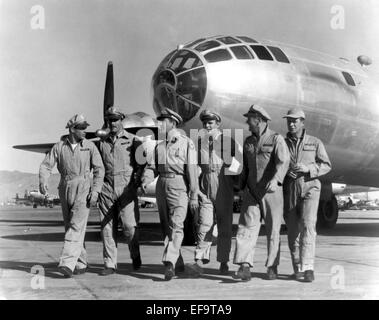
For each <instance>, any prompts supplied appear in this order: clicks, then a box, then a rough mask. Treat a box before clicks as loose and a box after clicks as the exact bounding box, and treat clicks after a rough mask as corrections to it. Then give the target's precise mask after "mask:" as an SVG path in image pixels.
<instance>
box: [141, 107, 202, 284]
mask: <svg viewBox="0 0 379 320" xmlns="http://www.w3.org/2000/svg"><path fill="white" fill-rule="evenodd" d="M157 120H159V121H161V127H160V136H162V139H163V141H161V142H160V143H158V144H157V146H156V147H155V150H154V155H153V156H152V157H151V163H148V164H147V166H146V168H145V172H144V175H143V178H142V189H145V188H146V186H147V185H148V184H149V183H151V182H152V181H153V180H154V176H156V175H159V178H158V181H157V186H156V197H157V204H158V211H159V218H160V221H161V226H162V229H163V234H164V236H165V241H164V252H163V258H162V262H163V264H164V265H165V280H167V281H168V280H171V279H172V278H173V277H174V276H175V269H174V266H175V265H176V263H177V261H178V260H179V258H180V249H181V245H182V242H183V236H184V233H183V228H184V220H185V218H186V216H187V209H188V204H189V205H190V208H191V209H192V210H197V209H198V172H197V152H196V149H195V146H194V144H193V142H192V140H191V139H190V138H188V137H187V136H186V135H184V134H183V133H181V132H180V131H178V130H177V129H176V126H177V125H179V124H181V123H182V122H183V119H182V117H181V116H180V115H179V114H177V113H176V112H175V111H173V110H171V109H169V108H165V109H164V110H163V112H162V113H161V115H160V116H159V117H157Z"/></svg>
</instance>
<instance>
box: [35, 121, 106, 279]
mask: <svg viewBox="0 0 379 320" xmlns="http://www.w3.org/2000/svg"><path fill="white" fill-rule="evenodd" d="M88 126H89V124H88V123H87V121H86V120H85V118H84V116H83V115H75V116H74V117H72V118H71V119H70V120H69V121H68V122H67V125H66V128H68V129H69V135H68V136H64V137H62V139H61V141H59V142H58V143H56V144H55V145H54V146H53V148H52V149H51V150H50V152H49V153H48V154H47V155H46V157H45V159H44V160H43V162H42V163H41V166H40V170H39V188H40V192H41V193H42V194H46V193H47V190H48V187H47V183H48V179H49V176H50V174H51V170H52V169H53V167H54V165H55V164H56V163H57V168H58V171H59V173H60V174H61V180H60V183H59V187H58V189H59V198H60V200H61V205H62V212H63V221H64V226H65V237H64V245H63V250H62V253H61V257H60V260H59V266H58V270H59V272H60V273H62V274H63V275H64V276H65V277H66V278H70V277H72V274H73V273H74V274H83V273H85V272H86V270H87V254H86V250H85V245H84V236H85V231H86V226H87V220H88V215H89V207H90V205H92V206H94V205H96V202H97V199H98V194H99V192H100V191H101V186H102V184H103V178H104V166H103V163H102V161H101V157H100V154H99V151H98V150H97V148H96V146H95V144H94V143H93V142H91V141H89V140H86V139H85V130H86V128H87V127H88ZM91 169H93V185H92V188H91V187H90V183H91V182H90V172H91Z"/></svg>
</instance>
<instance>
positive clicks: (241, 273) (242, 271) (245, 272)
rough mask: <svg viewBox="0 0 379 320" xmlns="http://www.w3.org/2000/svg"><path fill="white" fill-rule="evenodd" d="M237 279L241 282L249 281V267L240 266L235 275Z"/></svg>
mask: <svg viewBox="0 0 379 320" xmlns="http://www.w3.org/2000/svg"><path fill="white" fill-rule="evenodd" d="M236 276H237V278H240V279H241V280H243V281H250V280H251V273H250V267H249V265H241V266H240V268H239V269H238V271H237V274H236Z"/></svg>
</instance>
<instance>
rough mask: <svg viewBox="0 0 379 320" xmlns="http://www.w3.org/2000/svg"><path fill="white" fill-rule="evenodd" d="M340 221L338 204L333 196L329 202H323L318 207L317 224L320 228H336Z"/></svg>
mask: <svg viewBox="0 0 379 320" xmlns="http://www.w3.org/2000/svg"><path fill="white" fill-rule="evenodd" d="M337 219H338V203H337V199H336V197H335V196H334V195H333V196H332V198H331V199H330V200H328V201H325V200H322V201H320V203H319V207H318V216H317V222H318V225H319V226H320V227H323V228H328V229H331V228H334V226H335V225H336V223H337Z"/></svg>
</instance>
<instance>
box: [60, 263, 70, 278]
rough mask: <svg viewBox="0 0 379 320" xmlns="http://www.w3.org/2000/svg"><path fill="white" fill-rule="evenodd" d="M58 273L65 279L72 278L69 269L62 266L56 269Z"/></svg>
mask: <svg viewBox="0 0 379 320" xmlns="http://www.w3.org/2000/svg"><path fill="white" fill-rule="evenodd" d="M58 271H59V272H60V273H61V274H63V276H64V277H65V278H72V271H71V269H70V268H69V267H66V266H62V267H58Z"/></svg>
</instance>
